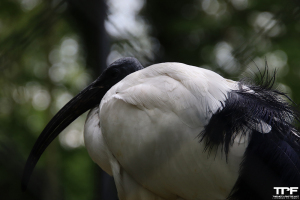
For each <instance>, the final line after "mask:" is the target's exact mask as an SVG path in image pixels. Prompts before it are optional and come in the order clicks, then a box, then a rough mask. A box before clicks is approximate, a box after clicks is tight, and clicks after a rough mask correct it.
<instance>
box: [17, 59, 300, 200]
mask: <svg viewBox="0 0 300 200" xmlns="http://www.w3.org/2000/svg"><path fill="white" fill-rule="evenodd" d="M260 75H261V82H260V83H259V84H254V83H252V82H250V81H246V80H240V81H233V80H230V79H225V78H223V77H222V76H220V75H219V74H217V73H215V72H213V71H211V70H208V69H203V68H200V67H195V66H191V65H187V64H183V63H176V62H166V63H159V64H154V65H151V66H148V67H146V68H144V67H143V66H142V65H141V63H140V62H139V61H138V60H137V59H136V58H133V57H125V58H120V59H119V60H117V61H115V62H113V63H112V64H110V65H109V66H108V68H107V69H106V70H104V72H103V73H102V74H101V75H100V76H99V77H98V78H97V79H96V80H95V81H94V82H92V83H91V84H90V85H89V86H87V87H86V88H85V89H84V90H83V91H81V92H80V93H79V94H78V95H77V96H75V97H74V98H73V99H72V100H70V102H68V103H67V104H66V105H65V106H64V107H63V108H62V109H61V110H60V111H59V112H58V113H57V114H56V115H55V116H54V117H53V118H52V119H51V120H50V122H49V123H48V124H47V126H46V127H45V129H44V130H43V131H42V133H41V135H40V136H39V137H38V139H37V141H36V143H35V144H34V147H33V148H32V150H31V153H30V155H29V157H28V159H27V162H26V165H25V168H24V173H23V178H22V187H23V189H25V188H26V187H27V184H28V182H29V179H30V176H31V173H32V171H33V169H34V167H35V165H36V164H37V162H38V160H39V158H40V156H41V155H42V153H43V152H44V151H45V149H46V148H47V146H48V145H49V144H50V143H51V142H52V141H53V140H54V139H55V138H56V136H57V135H58V134H59V133H60V132H61V131H62V130H63V129H64V128H65V127H67V126H68V125H69V124H70V123H71V122H72V121H74V120H75V119H76V118H77V117H78V116H80V115H81V114H82V113H84V112H86V111H88V110H90V111H89V113H88V116H87V119H86V122H85V126H84V141H85V146H86V149H87V151H88V153H89V155H90V157H91V159H92V160H93V161H94V162H95V163H96V164H98V165H99V166H100V167H101V168H102V169H103V170H104V171H105V172H107V173H108V174H109V175H111V176H113V178H114V180H115V184H116V188H117V191H118V197H119V199H120V200H139V199H142V200H152V199H153V200H154V199H156V200H220V199H228V200H245V199H246V200H248V199H249V200H250V199H251V200H253V199H262V200H265V199H272V198H273V197H274V195H276V194H277V193H276V191H277V190H276V188H274V187H286V188H288V187H299V186H300V142H299V138H300V133H299V131H298V130H297V127H296V123H297V122H298V121H299V112H298V111H297V109H296V106H295V103H293V102H292V101H291V99H290V98H289V97H288V96H287V95H286V94H285V93H283V92H281V91H279V90H276V89H274V86H273V85H274V82H275V75H271V76H270V75H269V73H268V72H266V71H265V72H263V73H262V72H260ZM293 192H294V193H293V195H298V197H299V191H298V190H297V189H295V188H294V190H293Z"/></svg>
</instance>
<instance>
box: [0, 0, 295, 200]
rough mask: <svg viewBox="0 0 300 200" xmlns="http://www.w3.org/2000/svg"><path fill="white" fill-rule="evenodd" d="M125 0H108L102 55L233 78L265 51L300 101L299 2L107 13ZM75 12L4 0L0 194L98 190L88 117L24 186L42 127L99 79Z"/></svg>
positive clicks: (54, 195)
mask: <svg viewBox="0 0 300 200" xmlns="http://www.w3.org/2000/svg"><path fill="white" fill-rule="evenodd" d="M121 1H122V0H119V1H117V0H115V1H112V0H109V1H107V4H108V19H107V20H106V28H107V30H108V33H109V34H110V41H111V45H110V46H109V47H108V48H109V51H110V54H109V56H108V63H110V62H112V61H113V60H115V59H117V58H118V57H122V56H135V57H137V58H139V59H140V60H141V61H142V63H143V64H144V65H149V64H151V63H156V62H165V61H172V62H173V61H175V62H182V63H186V64H191V65H196V66H202V67H206V68H209V69H212V70H214V71H216V72H218V73H220V74H222V75H223V76H225V77H227V78H233V79H235V80H236V79H238V78H240V77H241V74H242V75H244V76H248V75H251V73H252V72H256V71H257V69H256V66H257V67H258V68H263V67H264V62H265V59H266V60H267V61H268V65H269V68H270V69H271V70H273V69H275V68H277V69H278V79H277V80H278V87H279V89H281V90H284V91H285V92H287V93H289V94H290V95H291V96H292V97H293V99H294V100H295V102H296V103H299V102H300V93H299V92H298V90H299V88H300V83H299V81H298V80H299V76H300V70H299V69H300V68H299V66H300V48H299V47H298V46H299V42H300V37H299V35H300V7H299V6H300V4H299V2H298V1H293V0H288V1H283V0H272V1H270V0H263V1H259V0H185V1H171V0H151V1H150V0H149V1H147V2H146V1H142V0H136V1H134V0H132V1H130V2H133V3H136V4H138V3H139V5H140V8H136V11H135V12H136V13H134V14H135V16H134V18H135V19H136V26H137V27H139V28H140V29H126V27H125V29H124V27H122V26H121V25H122V23H123V22H120V23H119V22H118V21H113V18H112V17H111V16H112V15H113V14H116V13H113V11H115V12H116V10H117V9H113V6H114V4H117V3H120V2H121ZM141 9H142V10H141ZM121 10H122V9H121ZM117 12H121V11H120V10H117ZM114 19H115V18H114ZM72 20H74V19H72V17H70V14H69V12H68V7H67V3H66V2H64V1H62V2H60V1H55V0H48V1H41V0H1V1H0V70H1V73H0V86H1V90H0V177H1V178H0V191H1V192H0V199H72V200H73V199H92V198H93V197H94V196H95V195H94V192H95V191H94V179H95V174H94V168H95V164H94V163H93V162H92V161H91V159H90V158H89V156H88V154H87V152H86V150H85V148H84V144H83V140H82V132H83V124H84V120H85V116H82V117H80V118H79V119H78V120H77V121H75V122H74V123H73V124H72V125H71V126H70V127H69V128H67V129H66V130H65V131H64V132H63V133H62V134H61V136H60V137H59V139H58V140H55V141H54V142H53V144H51V145H50V146H49V148H48V149H47V150H46V152H45V153H44V155H43V156H42V157H41V160H40V161H39V163H38V165H37V168H36V169H35V172H34V174H33V177H32V180H31V182H30V185H29V190H28V191H27V192H26V193H22V192H21V188H20V178H21V174H22V170H23V167H24V162H25V160H26V158H27V156H28V155H29V152H30V149H31V148H32V146H33V144H34V142H35V140H36V138H37V137H38V135H39V133H40V132H41V131H42V129H43V128H44V127H45V125H46V124H47V122H48V121H49V120H50V119H51V118H52V117H53V115H54V114H55V113H56V112H57V111H58V110H59V109H60V108H61V107H62V106H63V105H64V104H65V103H67V101H68V100H70V99H71V98H72V96H74V95H75V94H76V93H78V92H79V91H80V90H81V89H83V88H84V87H85V86H86V85H87V84H88V83H89V82H91V81H92V78H91V77H95V75H94V74H93V73H92V72H93V69H90V68H88V66H86V61H85V59H86V57H85V52H84V49H83V48H82V46H83V45H82V40H81V38H80V37H81V35H79V34H78V33H77V29H75V28H74V26H71V25H70V24H72V23H73V22H71V21H72ZM113 30H114V31H115V32H118V34H116V33H115V32H113ZM138 31H139V32H138ZM137 32H138V33H137ZM99 68H100V66H99Z"/></svg>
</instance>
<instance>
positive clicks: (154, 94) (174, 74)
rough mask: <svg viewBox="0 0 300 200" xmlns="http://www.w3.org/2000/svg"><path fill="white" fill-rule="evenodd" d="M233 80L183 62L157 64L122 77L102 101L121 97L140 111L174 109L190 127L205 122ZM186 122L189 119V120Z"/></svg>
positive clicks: (230, 87)
mask: <svg viewBox="0 0 300 200" xmlns="http://www.w3.org/2000/svg"><path fill="white" fill-rule="evenodd" d="M235 88H237V86H236V82H234V81H231V80H227V79H224V78H223V77H222V76H220V75H218V74H217V73H215V72H212V71H210V70H206V69H202V68H199V67H194V66H190V65H185V64H182V63H160V64H156V65H152V66H149V67H147V68H145V69H143V70H140V71H137V72H135V73H132V74H130V75H128V76H127V77H125V78H124V79H123V80H122V81H120V82H119V83H118V84H116V85H115V86H114V87H112V88H111V89H110V90H109V91H108V92H107V94H106V95H105V97H104V98H103V100H102V103H101V104H102V105H104V104H105V103H106V102H109V101H110V100H111V99H120V100H122V101H124V102H126V103H129V104H131V105H134V106H136V107H137V108H139V109H142V110H149V109H155V108H159V109H160V110H164V111H166V112H169V111H171V112H174V113H175V114H176V115H178V116H179V117H180V118H182V119H184V120H185V121H186V123H188V124H189V125H190V126H198V125H199V123H196V124H195V122H192V121H194V120H192V119H200V120H198V122H200V123H201V124H204V123H205V122H206V121H207V120H208V118H209V113H214V112H215V111H216V110H217V109H218V108H219V107H220V106H221V102H222V101H224V100H225V99H226V95H227V93H228V92H229V91H230V90H232V89H235ZM188 121H189V122H188Z"/></svg>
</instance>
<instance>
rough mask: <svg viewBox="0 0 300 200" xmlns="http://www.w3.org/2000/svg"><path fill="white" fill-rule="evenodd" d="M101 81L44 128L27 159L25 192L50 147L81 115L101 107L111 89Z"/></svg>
mask: <svg viewBox="0 0 300 200" xmlns="http://www.w3.org/2000/svg"><path fill="white" fill-rule="evenodd" d="M100 80H101V79H100V77H99V78H98V79H96V80H95V81H94V82H93V83H92V84H90V85H89V86H88V87H86V88H85V89H84V90H83V91H81V92H80V93H79V94H78V95H77V96H75V97H74V98H73V99H72V100H70V101H69V102H68V103H67V104H66V105H65V106H64V107H63V108H62V109H61V110H60V111H59V112H58V113H57V114H56V115H55V116H54V117H53V118H52V119H51V120H50V122H49V123H48V124H47V126H46V127H45V128H44V130H43V131H42V133H41V134H40V136H39V137H38V139H37V141H36V142H35V144H34V146H33V148H32V150H31V152H30V155H29V157H28V159H27V162H26V165H25V168H24V172H23V177H22V190H23V191H24V190H26V188H27V184H28V182H29V179H30V176H31V174H32V172H33V169H34V167H35V165H36V164H37V162H38V160H39V158H40V156H41V155H42V153H43V152H44V151H45V149H46V148H47V147H48V145H49V144H50V143H51V142H52V141H53V140H54V139H55V138H56V137H57V136H58V134H59V133H60V132H61V131H63V130H64V129H65V128H66V127H67V126H68V125H69V124H70V123H72V122H73V121H74V120H75V119H76V118H78V117H79V116H80V115H81V114H83V113H84V112H86V111H87V110H89V109H91V108H93V107H95V106H97V105H99V103H100V101H101V99H102V97H103V96H104V95H105V93H106V92H107V90H108V89H109V88H105V87H104V86H102V85H101V81H100Z"/></svg>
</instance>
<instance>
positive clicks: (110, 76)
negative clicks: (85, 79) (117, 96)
mask: <svg viewBox="0 0 300 200" xmlns="http://www.w3.org/2000/svg"><path fill="white" fill-rule="evenodd" d="M141 69H143V66H142V64H141V63H140V62H139V61H138V60H137V59H136V58H133V57H126V58H121V59H118V60H116V61H115V62H113V63H112V64H110V65H109V67H108V68H107V69H105V70H104V71H103V73H102V74H101V76H99V77H98V78H97V79H96V81H95V84H96V85H101V86H102V87H105V88H106V89H109V88H111V87H112V86H113V85H115V84H116V83H118V82H119V81H121V80H122V79H123V78H125V77H126V76H127V75H129V74H131V73H133V72H136V71H138V70H141Z"/></svg>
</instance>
